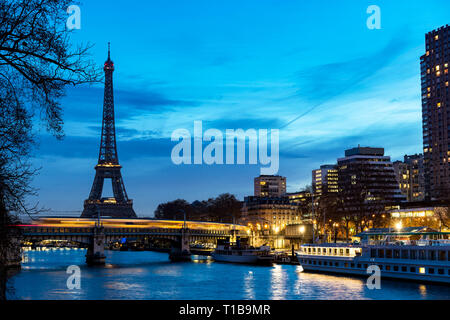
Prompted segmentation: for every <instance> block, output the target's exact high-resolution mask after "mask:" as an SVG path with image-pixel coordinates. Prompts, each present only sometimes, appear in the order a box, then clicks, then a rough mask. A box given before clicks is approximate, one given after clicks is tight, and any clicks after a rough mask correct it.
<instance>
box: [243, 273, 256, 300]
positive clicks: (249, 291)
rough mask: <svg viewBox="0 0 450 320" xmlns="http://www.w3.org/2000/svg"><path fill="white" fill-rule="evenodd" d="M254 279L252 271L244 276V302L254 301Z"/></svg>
mask: <svg viewBox="0 0 450 320" xmlns="http://www.w3.org/2000/svg"><path fill="white" fill-rule="evenodd" d="M254 285H255V282H254V277H253V271H249V272H248V273H247V274H245V275H244V290H245V299H246V300H254V299H255V289H254Z"/></svg>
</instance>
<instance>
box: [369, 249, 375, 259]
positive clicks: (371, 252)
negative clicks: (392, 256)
mask: <svg viewBox="0 0 450 320" xmlns="http://www.w3.org/2000/svg"><path fill="white" fill-rule="evenodd" d="M370 257H371V258H376V257H377V249H370Z"/></svg>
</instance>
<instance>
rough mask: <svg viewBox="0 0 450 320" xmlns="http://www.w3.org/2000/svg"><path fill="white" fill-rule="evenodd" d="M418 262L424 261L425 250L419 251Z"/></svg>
mask: <svg viewBox="0 0 450 320" xmlns="http://www.w3.org/2000/svg"><path fill="white" fill-rule="evenodd" d="M419 260H425V250H419Z"/></svg>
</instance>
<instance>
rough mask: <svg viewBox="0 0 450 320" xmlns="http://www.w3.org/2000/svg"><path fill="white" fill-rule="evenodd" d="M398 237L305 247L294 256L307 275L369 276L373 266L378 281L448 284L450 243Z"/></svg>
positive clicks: (426, 237)
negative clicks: (399, 238)
mask: <svg viewBox="0 0 450 320" xmlns="http://www.w3.org/2000/svg"><path fill="white" fill-rule="evenodd" d="M399 234H400V233H397V234H394V233H391V234H389V235H386V234H385V235H384V240H382V241H380V240H369V241H362V242H361V244H341V243H339V244H336V243H332V244H307V245H303V246H301V248H300V250H299V251H297V252H296V255H297V259H298V261H299V262H300V264H301V265H302V267H303V270H304V271H307V272H308V271H310V272H323V273H339V274H349V275H358V276H365V277H368V276H369V275H370V274H372V272H370V271H368V268H369V266H373V265H375V266H378V267H379V269H380V272H381V278H383V277H385V278H394V279H404V280H414V281H421V282H435V283H443V284H450V240H448V239H439V240H432V239H431V238H430V237H428V235H429V233H425V234H422V235H421V236H422V239H421V240H415V241H414V240H404V239H403V240H400V241H399V240H398V239H395V238H396V237H395V236H396V235H397V236H398V235H399ZM433 234H434V236H436V235H437V234H442V233H437V232H433ZM404 235H405V234H402V236H403V238H404ZM415 235H416V236H417V233H415ZM446 236H448V234H447V235H446ZM378 238H379V237H378ZM397 238H398V237H397ZM366 240H367V239H366Z"/></svg>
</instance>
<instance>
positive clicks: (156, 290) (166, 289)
mask: <svg viewBox="0 0 450 320" xmlns="http://www.w3.org/2000/svg"><path fill="white" fill-rule="evenodd" d="M85 254H86V250H84V249H47V250H46V251H26V252H24V257H23V264H22V269H21V270H20V271H19V272H18V273H17V274H15V275H14V276H13V277H12V278H11V280H10V285H11V287H12V288H13V290H12V292H10V294H9V299H101V300H103V299H170V300H171V299H181V300H185V299H189V300H191V299H192V300H203V299H206V300H209V299H215V300H232V299H238V300H241V299H245V300H249V299H250V300H252V299H261V300H266V299H274V300H277V299H286V300H305V299H306V300H325V299H344V300H351V299H388V300H395V299H402V300H403V299H450V287H448V286H439V285H430V284H418V283H413V282H402V281H392V280H383V279H382V281H381V289H379V290H376V289H375V290H369V289H368V288H367V287H366V285H365V281H366V280H365V279H363V278H352V277H346V276H333V275H323V274H314V273H305V272H302V268H301V267H300V266H293V265H275V266H271V267H265V266H249V265H237V264H224V263H218V262H213V261H211V260H210V259H207V258H206V257H197V258H198V259H195V260H194V261H193V262H183V263H171V262H170V261H169V260H168V255H167V254H166V253H157V252H124V251H121V252H119V251H106V256H107V264H106V266H103V267H87V266H86V264H85ZM194 258H195V257H194ZM70 265H77V266H79V267H80V270H81V277H80V280H81V282H80V286H81V288H80V289H76V288H75V289H68V287H67V279H68V277H69V276H70V274H67V273H66V270H67V267H68V266H70Z"/></svg>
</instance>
